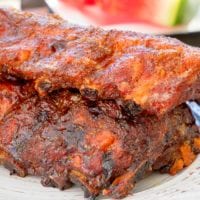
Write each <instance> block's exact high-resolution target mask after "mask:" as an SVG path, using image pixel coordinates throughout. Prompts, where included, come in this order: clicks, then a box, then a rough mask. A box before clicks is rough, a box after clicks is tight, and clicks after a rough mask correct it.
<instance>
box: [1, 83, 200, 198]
mask: <svg viewBox="0 0 200 200" xmlns="http://www.w3.org/2000/svg"><path fill="white" fill-rule="evenodd" d="M1 87H2V88H4V89H3V90H2V91H4V93H5V91H6V93H7V94H10V96H9V95H7V97H6V96H5V98H7V99H10V97H11V96H15V97H16V96H17V95H18V92H15V90H14V89H15V88H17V91H18V90H19V88H20V87H23V88H26V85H24V86H19V85H13V86H12V88H13V91H12V92H11V90H10V88H11V85H9V84H8V83H7V84H4V85H2V86H1ZM0 92H1V91H0ZM0 94H1V93H0ZM29 94H30V93H29ZM4 102H7V105H6V104H5V103H4V104H1V102H0V109H1V107H5V108H9V110H11V111H10V112H9V111H8V112H5V113H7V114H5V115H4V117H3V119H2V120H1V122H0V161H1V163H3V164H4V165H5V166H6V167H7V168H9V169H10V170H11V172H12V173H13V172H14V173H17V174H18V175H20V176H25V175H27V174H30V175H37V176H41V177H42V184H43V185H47V186H55V187H59V188H60V189H65V188H68V187H70V186H71V183H75V184H78V185H81V186H82V188H83V189H84V190H85V195H86V197H92V198H93V197H96V196H97V195H99V194H101V193H103V195H111V196H113V197H114V198H122V197H125V196H126V195H127V194H129V192H130V191H131V190H132V188H133V187H134V183H135V182H137V181H138V180H139V179H141V178H142V177H143V176H145V174H148V173H150V172H151V171H153V170H162V171H163V170H164V171H166V172H170V173H171V174H175V173H177V171H179V170H180V169H182V168H183V167H184V166H188V165H189V164H191V162H192V161H193V160H194V158H195V155H196V153H198V152H199V150H200V147H199V146H198V144H199V141H200V139H199V137H200V134H199V131H198V128H197V127H196V126H195V124H194V119H193V117H192V115H191V113H190V111H189V109H188V108H187V106H186V105H181V106H179V107H177V108H176V109H174V110H173V111H172V112H169V113H167V114H165V115H164V116H163V117H162V119H159V118H157V117H156V116H145V115H142V116H139V115H138V116H137V117H135V118H134V120H133V119H131V118H129V117H128V116H126V115H124V114H123V113H122V110H121V109H119V107H118V106H117V105H116V104H115V103H114V102H113V101H110V100H104V101H99V102H95V103H94V102H88V101H86V100H84V99H82V97H81V96H80V95H78V94H73V93H70V92H68V91H57V92H54V93H52V94H50V95H48V96H46V97H45V98H43V99H40V98H39V97H38V96H37V95H35V94H34V93H33V94H32V96H31V97H30V96H26V95H23V98H22V99H21V98H19V100H18V103H17V102H15V103H12V102H10V101H5V100H4ZM5 105H6V106H5ZM8 105H9V106H8ZM1 110H2V109H1ZM4 110H5V109H4ZM115 113H118V114H115ZM119 113H120V114H119Z"/></svg>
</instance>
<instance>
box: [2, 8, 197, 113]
mask: <svg viewBox="0 0 200 200" xmlns="http://www.w3.org/2000/svg"><path fill="white" fill-rule="evenodd" d="M0 48H1V49H3V50H2V51H0V72H1V76H2V77H4V78H6V77H14V78H16V77H18V78H21V79H26V80H31V81H33V82H34V85H35V89H36V90H37V91H38V93H39V94H40V95H41V96H44V95H47V93H49V92H51V91H53V90H55V89H59V88H77V89H78V90H79V91H80V92H81V93H82V95H83V96H85V97H86V98H88V99H90V100H97V99H120V100H122V101H131V102H132V103H133V105H132V107H133V108H134V107H136V109H133V110H134V111H136V113H135V115H136V114H138V113H139V112H138V110H142V109H143V110H147V112H148V113H151V114H156V115H162V114H164V113H166V112H167V111H169V110H172V109H173V108H175V107H176V106H177V105H179V104H181V103H183V102H185V101H186V100H191V99H196V98H199V96H200V95H199V86H200V78H199V76H200V50H199V49H198V48H194V47H190V46H187V45H185V44H183V43H181V42H180V41H178V40H176V39H172V38H167V37H163V36H151V35H146V34H140V33H135V32H126V31H117V30H111V31H105V30H102V29H100V28H94V27H80V26H77V25H73V24H70V23H68V22H65V21H64V20H62V19H60V18H59V17H57V16H54V15H42V16H41V15H39V14H36V13H28V12H19V11H16V10H6V9H1V10H0ZM139 108H141V109H139Z"/></svg>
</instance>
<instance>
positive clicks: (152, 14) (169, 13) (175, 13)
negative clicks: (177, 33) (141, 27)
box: [96, 0, 194, 26]
mask: <svg viewBox="0 0 200 200" xmlns="http://www.w3.org/2000/svg"><path fill="white" fill-rule="evenodd" d="M96 1H97V3H98V5H99V6H100V7H101V8H102V10H104V11H105V12H107V13H109V14H110V15H112V16H113V17H116V19H123V21H126V22H128V21H147V22H150V23H155V24H160V25H166V26H173V25H176V24H181V23H183V22H184V19H186V17H184V16H185V15H187V19H188V20H189V19H190V18H191V17H192V16H193V14H194V12H193V13H191V12H190V13H189V12H187V10H189V9H190V7H191V4H190V0H110V1H107V0H96ZM188 14H189V15H190V16H188Z"/></svg>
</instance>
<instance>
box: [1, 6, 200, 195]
mask: <svg viewBox="0 0 200 200" xmlns="http://www.w3.org/2000/svg"><path fill="white" fill-rule="evenodd" d="M0 48H1V50H0V81H1V82H0V163H1V164H3V165H4V166H5V167H7V168H8V169H9V170H10V171H11V173H16V174H18V175H19V176H22V177H24V176H26V175H35V176H40V177H41V180H42V181H41V182H42V184H43V185H45V186H54V187H58V188H60V189H66V188H68V187H70V186H71V185H72V184H78V185H80V186H81V187H82V188H83V189H84V191H85V196H86V197H90V198H95V197H96V196H98V195H99V194H103V195H105V196H107V195H108V196H112V197H114V198H122V197H125V196H126V195H128V194H129V193H130V192H131V190H132V189H133V188H134V185H135V183H136V182H137V181H138V180H140V179H141V178H143V177H144V176H145V175H147V174H149V173H151V172H153V171H155V170H159V171H161V172H168V173H170V174H172V175H174V174H176V173H177V172H179V171H180V170H181V169H182V168H184V167H186V166H188V165H190V164H191V163H192V161H193V160H194V159H195V157H196V155H197V154H198V153H199V152H200V133H199V129H198V127H197V126H196V125H195V121H194V119H193V117H192V114H191V112H190V110H189V108H187V106H186V105H185V104H184V102H185V101H186V100H191V99H200V89H199V88H200V50H199V49H198V48H194V47H190V46H187V45H185V44H183V43H181V42H180V41H177V40H175V39H171V38H167V37H161V36H150V35H145V34H139V33H134V32H123V31H116V30H112V31H104V30H102V29H99V28H92V27H89V28H86V27H79V26H76V25H72V24H69V23H67V22H65V21H63V20H62V19H60V18H59V17H57V16H54V15H48V16H41V15H38V14H33V13H27V12H19V11H16V10H12V9H10V10H9V9H0Z"/></svg>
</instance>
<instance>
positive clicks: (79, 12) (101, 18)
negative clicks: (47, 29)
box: [0, 0, 200, 34]
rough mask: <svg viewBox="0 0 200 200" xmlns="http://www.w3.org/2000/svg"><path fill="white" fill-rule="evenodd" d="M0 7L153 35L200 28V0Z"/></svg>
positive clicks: (75, 0)
mask: <svg viewBox="0 0 200 200" xmlns="http://www.w3.org/2000/svg"><path fill="white" fill-rule="evenodd" d="M0 6H14V7H17V8H21V9H23V10H27V9H29V10H33V11H37V12H53V13H56V14H58V15H60V16H61V17H63V18H65V19H67V20H68V21H70V22H72V23H76V24H81V25H97V26H102V27H104V28H106V29H110V28H119V29H126V30H133V31H139V32H145V33H153V34H177V33H178V34H179V33H188V32H198V31H200V0H0Z"/></svg>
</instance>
